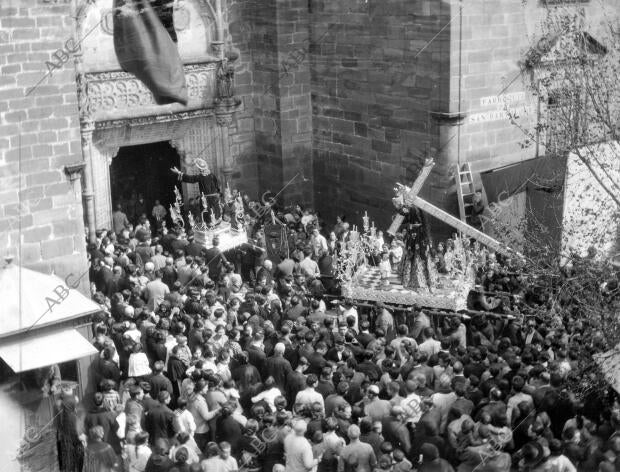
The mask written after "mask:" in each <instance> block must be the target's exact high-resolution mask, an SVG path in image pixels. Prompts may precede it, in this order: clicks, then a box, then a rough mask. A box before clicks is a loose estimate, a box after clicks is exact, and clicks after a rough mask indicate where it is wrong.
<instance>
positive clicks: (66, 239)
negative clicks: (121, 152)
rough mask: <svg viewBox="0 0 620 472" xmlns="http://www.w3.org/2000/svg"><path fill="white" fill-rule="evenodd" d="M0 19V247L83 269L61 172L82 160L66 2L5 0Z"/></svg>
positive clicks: (50, 266) (24, 260)
mask: <svg viewBox="0 0 620 472" xmlns="http://www.w3.org/2000/svg"><path fill="white" fill-rule="evenodd" d="M0 18H1V19H0V25H1V26H2V28H1V30H0V31H1V33H0V72H1V74H0V253H1V254H2V255H3V256H4V255H14V256H16V262H18V263H20V264H22V265H25V266H28V267H32V268H35V269H41V270H43V271H46V272H50V271H52V270H53V271H54V272H55V273H56V274H58V275H60V276H63V277H64V276H66V275H68V274H69V273H71V272H73V273H75V274H82V273H83V270H84V268H85V267H86V256H85V242H84V225H83V219H82V199H81V194H80V191H79V188H78V189H76V188H74V186H73V185H72V183H71V182H70V180H69V178H68V176H67V175H66V174H65V172H64V166H66V165H68V164H74V163H77V162H81V160H82V157H81V148H80V132H79V122H78V113H77V97H76V86H75V70H74V66H73V61H72V59H71V58H70V57H69V56H70V54H71V51H70V50H68V49H71V48H72V47H73V44H72V43H71V42H69V43H67V40H70V39H71V38H73V35H72V33H71V32H72V30H73V20H72V18H71V7H70V4H69V3H68V2H57V3H49V2H44V1H41V0H10V1H8V2H2V5H0ZM68 46H69V47H68ZM67 52H68V53H69V54H67ZM63 60H64V61H66V62H65V63H64V64H63V63H62V62H63ZM46 62H47V63H48V64H47V65H46ZM51 63H54V64H57V65H58V68H54V67H53V66H51V65H50V64H51ZM50 71H51V73H50ZM48 73H49V75H48V76H47V77H45V76H46V74H48ZM76 190H77V191H76Z"/></svg>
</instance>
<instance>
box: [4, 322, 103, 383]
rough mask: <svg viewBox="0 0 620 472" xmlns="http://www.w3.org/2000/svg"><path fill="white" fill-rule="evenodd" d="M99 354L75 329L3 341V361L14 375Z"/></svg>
mask: <svg viewBox="0 0 620 472" xmlns="http://www.w3.org/2000/svg"><path fill="white" fill-rule="evenodd" d="M97 352H98V351H97V349H96V348H95V346H93V345H92V344H91V343H90V342H89V341H88V340H87V339H86V338H84V337H83V336H82V335H81V334H80V333H78V332H77V331H76V330H75V329H65V330H62V331H54V332H51V333H42V334H35V335H32V336H28V337H22V338H21V339H14V340H10V341H2V340H0V357H1V358H2V359H3V360H4V362H6V363H7V364H8V365H9V367H11V369H13V371H15V372H16V373H17V372H23V371H25V370H31V369H37V368H39V367H46V366H50V365H53V364H58V363H60V362H66V361H70V360H73V359H79V358H80V357H86V356H90V355H92V354H96V353H97Z"/></svg>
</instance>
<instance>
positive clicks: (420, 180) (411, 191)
mask: <svg viewBox="0 0 620 472" xmlns="http://www.w3.org/2000/svg"><path fill="white" fill-rule="evenodd" d="M434 166H435V162H434V161H433V159H427V160H426V162H425V163H424V167H423V168H422V172H420V175H418V177H417V179H415V182H413V185H412V186H411V188H408V187H405V186H402V185H400V184H399V187H400V190H401V192H400V193H401V194H402V198H403V206H405V207H412V206H415V207H417V208H419V209H420V210H423V211H425V212H426V213H429V214H431V215H433V216H434V217H435V218H437V219H438V220H441V221H443V222H444V223H446V224H447V225H449V226H452V227H453V228H456V229H457V230H458V231H460V232H461V233H463V234H466V235H467V236H469V237H470V238H473V239H475V240H476V241H479V242H480V243H482V244H484V245H485V246H487V247H489V248H491V249H493V250H494V251H495V252H498V253H500V254H504V255H506V256H511V257H512V256H516V255H519V254H518V253H517V252H515V251H513V250H512V249H510V248H509V247H507V246H505V245H504V244H502V243H500V242H499V241H497V240H495V239H493V238H492V237H490V236H489V235H487V234H484V233H483V232H482V231H478V230H477V229H476V228H474V227H473V226H469V225H468V224H467V223H465V222H463V221H461V220H460V219H458V218H456V217H454V216H452V215H451V214H450V213H448V212H445V211H443V210H442V209H441V208H437V207H436V206H435V205H433V204H432V203H429V202H427V201H426V200H424V199H423V198H422V197H420V196H418V193H420V190H421V189H422V185H423V184H424V182H425V181H426V179H427V178H428V176H429V174H430V173H431V170H433V167H434ZM403 190H404V191H403ZM404 219H405V217H404V216H403V215H401V214H398V215H397V216H396V218H394V220H393V221H392V224H391V226H390V228H389V229H388V230H387V233H388V234H391V235H392V236H393V235H395V234H396V231H398V228H399V227H400V225H401V224H402V223H403V220H404Z"/></svg>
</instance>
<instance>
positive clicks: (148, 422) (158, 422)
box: [144, 390, 176, 442]
mask: <svg viewBox="0 0 620 472" xmlns="http://www.w3.org/2000/svg"><path fill="white" fill-rule="evenodd" d="M158 400H159V404H158V405H157V406H154V407H153V408H151V409H150V410H149V413H148V415H146V419H145V421H144V423H145V424H144V426H145V430H146V431H147V432H148V433H149V438H150V440H151V441H152V442H155V441H156V440H157V439H166V440H170V439H171V438H172V437H174V435H175V434H176V431H175V416H174V413H173V412H172V410H171V409H170V408H168V406H167V405H168V403H170V394H169V393H168V392H167V391H165V390H162V391H160V392H159V395H158Z"/></svg>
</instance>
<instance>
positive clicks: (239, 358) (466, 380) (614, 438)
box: [58, 199, 620, 472]
mask: <svg viewBox="0 0 620 472" xmlns="http://www.w3.org/2000/svg"><path fill="white" fill-rule="evenodd" d="M244 201H245V202H247V199H244ZM247 210H248V211H247V214H248V215H251V214H252V213H251V212H250V211H249V206H248V209H247ZM117 211H118V212H121V213H122V210H121V209H118V210H117ZM256 214H259V213H256ZM261 214H262V213H261ZM277 216H278V218H279V219H280V220H282V221H283V222H285V223H286V224H287V226H288V235H289V251H290V253H289V254H287V255H285V256H284V258H283V260H282V261H280V262H279V263H278V264H273V263H272V262H271V261H270V260H269V259H268V258H267V255H266V250H265V243H264V235H261V231H262V229H261V225H260V221H254V220H253V219H252V218H251V217H250V218H249V219H248V223H251V224H252V229H250V230H249V231H250V233H251V236H252V237H253V240H252V243H251V244H249V245H247V247H243V248H239V249H237V250H235V251H230V252H226V253H223V252H222V251H220V250H219V249H218V247H217V241H214V247H213V248H211V249H208V250H207V249H205V248H204V247H202V246H200V245H199V244H196V243H195V242H194V241H193V240H192V237H191V234H189V235H188V234H185V232H184V231H182V229H181V228H177V229H176V230H171V231H169V232H167V233H166V234H163V233H161V232H159V233H156V234H153V232H152V231H151V228H150V225H149V223H148V218H146V217H144V216H143V217H139V216H138V217H137V218H138V220H137V221H134V222H133V223H134V225H132V224H131V223H130V222H129V221H126V220H127V218H126V217H125V218H122V216H121V215H119V214H118V213H117V214H116V218H115V221H117V222H118V224H115V225H114V226H115V227H114V228H113V229H111V230H109V231H101V232H100V233H99V237H98V241H97V243H96V244H91V245H90V246H89V254H90V259H91V265H92V269H91V274H90V280H91V281H92V285H93V294H94V295H93V298H94V299H95V300H96V301H97V302H98V303H99V304H100V305H101V306H102V307H103V308H104V310H103V312H102V314H100V315H97V316H96V318H95V319H94V321H93V330H94V334H95V346H96V347H97V348H98V349H99V351H100V358H98V359H97V361H96V362H95V363H94V365H93V372H94V375H95V383H96V385H97V387H98V391H97V392H96V393H94V395H92V399H91V398H89V399H82V400H84V401H85V403H89V404H90V405H92V406H91V407H90V408H89V410H88V411H87V412H86V413H85V415H84V417H83V420H81V421H77V420H74V421H72V420H71V418H72V417H71V415H72V414H73V415H74V416H75V412H76V411H77V406H76V399H75V398H73V397H72V395H68V394H63V396H62V398H63V400H62V403H61V405H60V406H61V411H60V413H61V414H60V415H59V416H58V418H59V420H58V421H59V444H60V446H59V447H60V448H59V451H60V460H61V469H62V470H64V471H68V472H69V471H70V472H74V471H78V470H79V471H80V472H81V470H82V469H81V467H84V470H87V471H88V472H91V471H96V472H104V471H108V470H125V471H128V472H168V471H174V472H186V471H203V472H233V471H237V470H248V471H266V472H280V471H287V472H289V471H290V472H349V471H351V472H352V471H356V472H405V471H408V470H418V471H420V472H431V471H432V472H436V471H437V472H443V471H445V472H449V471H455V470H456V471H459V472H473V471H479V472H483V471H506V472H508V471H510V470H515V469H519V470H528V471H558V472H571V471H575V470H589V471H590V470H591V471H612V470H618V468H619V467H620V413H619V412H618V410H617V409H616V408H615V404H614V403H613V402H611V401H609V398H607V396H605V395H604V394H603V392H601V394H600V395H595V396H593V397H591V398H589V399H588V401H586V402H584V401H583V399H580V398H577V397H576V396H575V394H574V392H573V391H571V388H570V385H571V383H570V379H571V375H573V374H574V372H575V370H576V368H577V361H578V360H577V359H576V358H575V355H574V352H576V350H573V349H572V347H573V346H574V345H576V344H580V345H583V344H587V343H595V342H596V339H594V340H593V339H591V337H590V336H589V335H588V333H589V329H590V327H589V326H588V324H587V322H582V321H579V322H573V320H572V319H565V318H561V317H560V319H559V321H558V322H557V323H549V322H548V321H547V320H542V319H540V318H537V317H533V316H532V317H523V316H503V315H501V312H502V311H504V312H507V311H510V312H511V313H513V314H514V313H515V305H514V304H510V303H506V304H505V305H503V307H502V305H501V304H499V308H498V305H496V306H494V307H492V308H493V309H495V311H496V312H498V314H497V316H486V315H476V316H474V317H472V318H471V319H470V318H469V317H463V316H460V315H458V314H455V315H452V316H437V315H433V314H430V313H428V312H425V310H423V309H420V308H419V307H414V308H413V309H409V310H408V311H400V312H398V313H397V312H394V311H393V310H391V309H390V308H389V307H386V306H385V305H383V304H381V303H377V304H375V305H374V306H373V307H371V308H368V309H365V308H364V309H363V308H362V307H361V306H357V307H356V306H355V304H354V303H353V301H352V300H346V299H345V300H343V299H341V298H339V297H338V296H337V293H338V291H337V284H336V283H335V282H334V279H333V274H331V273H329V271H330V268H331V264H332V263H331V259H333V258H335V257H336V256H337V253H338V251H340V250H341V249H342V248H343V247H346V241H347V235H348V232H349V231H350V228H349V224H348V223H347V222H346V221H345V218H344V217H342V218H339V219H338V221H337V222H336V223H335V225H334V226H333V227H328V226H327V225H326V224H325V223H324V222H322V221H321V220H320V218H319V217H318V216H317V215H315V214H313V213H312V212H311V211H308V210H306V211H304V210H302V209H301V208H300V207H296V208H295V209H292V210H291V211H288V212H281V213H280V214H278V215H277ZM257 219H258V218H257ZM381 236H382V235H381ZM397 247H398V245H391V244H390V245H387V248H388V249H387V251H386V253H388V257H389V259H390V261H391V262H392V263H394V260H395V259H396V260H397V261H398V262H400V260H401V259H402V257H403V254H402V251H399V250H398V249H397ZM389 248H392V250H391V251H390V249H389ZM380 259H382V257H380V258H379V260H380ZM377 263H378V261H377ZM477 277H478V283H479V284H480V285H481V286H482V287H484V289H486V290H501V291H505V292H512V293H518V294H519V295H520V296H521V299H522V300H528V296H526V294H524V291H526V290H525V289H524V287H523V284H522V283H521V282H522V281H521V279H520V278H519V277H518V276H516V275H514V274H513V273H512V272H511V271H510V270H509V269H507V268H506V266H505V265H502V264H501V263H500V262H498V261H497V260H496V259H495V258H492V257H489V258H487V259H486V261H485V263H484V264H483V265H481V266H480V267H478V268H477ZM538 302H540V303H543V304H544V300H538ZM479 303H482V304H483V305H484V304H485V303H487V301H486V299H485V298H484V297H482V300H481V301H480V300H479ZM487 304H488V303H487ZM84 452H85V454H84ZM82 457H85V462H84V460H83V459H81V458H82Z"/></svg>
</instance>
